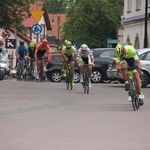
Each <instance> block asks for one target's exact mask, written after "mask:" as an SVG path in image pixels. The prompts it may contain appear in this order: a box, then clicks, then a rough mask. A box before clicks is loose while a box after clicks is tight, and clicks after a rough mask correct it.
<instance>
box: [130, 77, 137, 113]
mask: <svg viewBox="0 0 150 150" xmlns="http://www.w3.org/2000/svg"><path fill="white" fill-rule="evenodd" d="M134 89H135V88H134V83H133V80H132V79H129V93H130V96H131V99H132V107H133V110H134V111H136V102H135V101H136V99H135V90H134Z"/></svg>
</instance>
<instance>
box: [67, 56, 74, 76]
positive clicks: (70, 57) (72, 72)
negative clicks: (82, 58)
mask: <svg viewBox="0 0 150 150" xmlns="http://www.w3.org/2000/svg"><path fill="white" fill-rule="evenodd" d="M68 61H69V62H70V67H71V74H72V77H74V64H75V58H74V57H73V56H72V55H71V56H69V57H68Z"/></svg>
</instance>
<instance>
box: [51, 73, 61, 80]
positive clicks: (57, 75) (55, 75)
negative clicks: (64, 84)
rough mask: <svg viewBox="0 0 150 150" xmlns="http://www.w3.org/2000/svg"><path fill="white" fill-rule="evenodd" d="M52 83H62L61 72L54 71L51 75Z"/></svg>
mask: <svg viewBox="0 0 150 150" xmlns="http://www.w3.org/2000/svg"><path fill="white" fill-rule="evenodd" d="M50 80H51V82H60V81H61V72H60V71H53V72H52V73H51V75H50Z"/></svg>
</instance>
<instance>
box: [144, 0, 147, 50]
mask: <svg viewBox="0 0 150 150" xmlns="http://www.w3.org/2000/svg"><path fill="white" fill-rule="evenodd" d="M147 7H148V0H145V30H144V48H147Z"/></svg>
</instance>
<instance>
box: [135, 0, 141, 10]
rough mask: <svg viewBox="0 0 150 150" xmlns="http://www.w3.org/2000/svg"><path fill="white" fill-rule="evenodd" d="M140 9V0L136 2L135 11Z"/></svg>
mask: <svg viewBox="0 0 150 150" xmlns="http://www.w3.org/2000/svg"><path fill="white" fill-rule="evenodd" d="M140 9H141V0H136V10H140Z"/></svg>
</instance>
